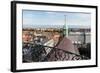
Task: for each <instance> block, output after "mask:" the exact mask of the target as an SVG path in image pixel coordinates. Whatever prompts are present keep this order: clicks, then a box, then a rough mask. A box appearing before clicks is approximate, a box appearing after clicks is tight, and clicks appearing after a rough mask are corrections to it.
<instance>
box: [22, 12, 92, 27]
mask: <svg viewBox="0 0 100 73" xmlns="http://www.w3.org/2000/svg"><path fill="white" fill-rule="evenodd" d="M64 24H66V25H82V26H90V25H91V14H90V13H78V12H77V13H76V12H52V11H34V10H23V26H26V25H28V26H34V27H37V26H39V25H40V26H42V25H53V26H55V25H58V26H61V25H64Z"/></svg>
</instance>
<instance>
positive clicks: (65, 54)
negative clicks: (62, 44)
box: [23, 44, 89, 62]
mask: <svg viewBox="0 0 100 73" xmlns="http://www.w3.org/2000/svg"><path fill="white" fill-rule="evenodd" d="M29 48H31V50H30V54H31V55H30V56H31V61H33V62H46V61H64V60H87V59H89V58H88V57H86V56H84V55H78V54H75V53H72V52H69V51H65V50H62V49H59V48H55V47H50V46H44V45H36V44H35V45H34V46H33V45H31V46H30V47H29ZM45 48H47V49H51V51H50V52H49V53H47V52H46V49H45ZM23 56H24V55H23ZM25 62H26V61H25ZM29 62H30V61H29Z"/></svg>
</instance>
